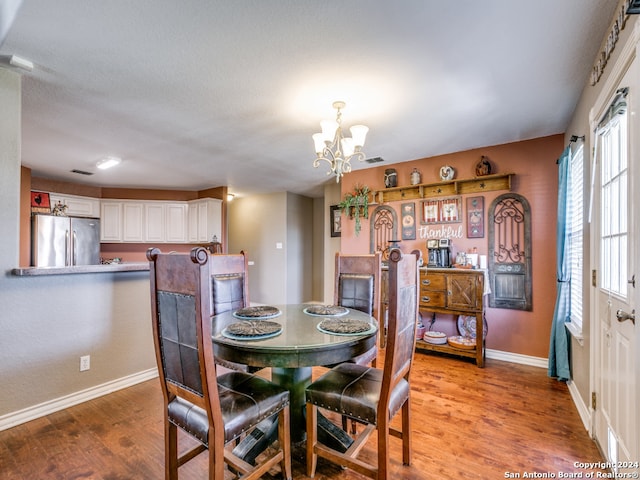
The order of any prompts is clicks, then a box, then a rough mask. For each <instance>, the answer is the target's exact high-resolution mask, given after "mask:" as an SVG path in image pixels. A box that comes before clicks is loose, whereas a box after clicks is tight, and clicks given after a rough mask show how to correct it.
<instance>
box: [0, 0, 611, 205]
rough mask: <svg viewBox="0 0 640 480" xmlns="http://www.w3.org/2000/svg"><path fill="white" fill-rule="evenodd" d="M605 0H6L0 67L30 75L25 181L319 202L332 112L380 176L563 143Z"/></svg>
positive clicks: (605, 21)
mask: <svg viewBox="0 0 640 480" xmlns="http://www.w3.org/2000/svg"><path fill="white" fill-rule="evenodd" d="M617 3H618V2H617V0H562V1H558V0H537V1H533V2H532V1H529V2H525V1H513V0H483V1H477V0H459V1H455V2H452V1H447V2H443V1H442V0H401V1H397V2H390V1H388V0H226V1H225V0H184V1H175V0H136V1H134V2H132V1H131V0H109V1H101V0H56V1H55V2H52V1H51V0H24V1H22V2H20V0H8V1H5V2H4V4H3V5H4V7H3V6H0V58H5V59H6V58H7V57H8V55H18V56H20V57H23V58H25V59H28V60H30V61H32V62H33V63H34V65H35V67H34V69H33V71H31V72H24V73H23V75H22V89H23V90H22V93H23V110H22V123H23V127H22V162H23V165H25V166H27V167H30V168H31V169H32V174H33V175H35V176H39V177H46V178H52V179H59V180H67V181H73V182H77V183H84V184H89V185H99V186H113V187H135V188H161V189H180V190H202V189H207V188H211V187H217V186H222V185H228V186H229V190H230V191H231V192H235V193H236V194H238V195H243V194H253V193H268V192H276V191H290V192H294V193H300V194H305V195H309V196H320V195H322V185H323V184H324V183H325V182H327V181H328V178H329V177H327V175H326V170H327V168H326V166H325V165H326V164H322V165H321V166H320V167H319V168H317V169H314V168H313V166H312V163H313V159H314V158H315V153H314V152H313V143H312V140H311V135H312V134H313V133H315V132H316V131H319V123H318V122H319V121H320V120H322V119H325V118H329V119H330V118H335V111H334V110H333V109H332V107H331V104H332V102H333V101H334V100H343V101H345V102H346V104H347V105H346V108H345V110H344V111H343V116H342V118H343V126H345V127H349V126H351V125H353V124H357V123H364V124H365V125H367V126H369V128H370V131H369V134H368V137H367V143H366V144H365V147H364V149H363V150H364V151H365V153H366V154H367V157H382V158H383V159H384V161H385V163H384V164H393V163H397V162H403V161H407V160H414V159H418V158H424V157H430V156H434V155H440V154H446V153H451V152H457V151H463V150H468V149H472V148H478V147H483V146H489V145H497V144H502V143H509V142H513V141H519V140H525V139H530V138H536V137H542V136H547V135H552V134H557V133H562V132H564V131H565V128H566V126H567V124H568V122H569V119H570V116H571V114H572V113H573V110H574V108H575V106H576V103H577V100H578V97H579V95H580V93H581V91H582V89H583V87H584V85H585V84H586V82H587V79H588V77H589V73H590V70H591V68H592V65H593V63H594V60H595V58H596V55H597V52H598V49H599V48H600V45H601V40H602V39H603V38H604V36H605V35H606V34H607V31H608V28H609V26H610V24H611V20H612V18H613V14H614V11H615V9H616V5H617ZM12 10H15V16H14V15H13V12H12ZM12 19H13V22H11V20H12ZM3 37H4V40H3ZM5 63H6V60H5ZM16 71H19V70H16ZM105 155H116V156H119V157H121V158H122V159H123V162H122V163H121V164H120V165H119V166H118V167H115V168H113V169H110V170H104V171H103V170H98V169H97V168H96V167H95V163H96V161H98V160H99V159H100V158H102V157H104V156H105ZM384 164H376V165H377V166H379V165H384ZM370 166H371V165H370V164H367V163H359V162H358V163H356V165H354V169H359V168H367V167H370ZM73 169H79V170H83V171H87V172H92V173H94V175H92V176H83V175H78V174H76V173H71V172H70V171H71V170H73Z"/></svg>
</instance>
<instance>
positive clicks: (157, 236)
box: [144, 203, 166, 242]
mask: <svg viewBox="0 0 640 480" xmlns="http://www.w3.org/2000/svg"><path fill="white" fill-rule="evenodd" d="M144 210H145V241H146V242H164V241H165V234H164V233H165V226H166V222H165V216H166V205H165V204H163V203H146V204H145V205H144Z"/></svg>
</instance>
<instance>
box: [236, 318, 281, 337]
mask: <svg viewBox="0 0 640 480" xmlns="http://www.w3.org/2000/svg"><path fill="white" fill-rule="evenodd" d="M225 330H226V332H227V333H230V334H231V335H234V336H236V337H260V336H264V335H273V334H274V333H278V332H280V331H281V330H282V325H280V324H279V323H278V322H270V321H268V320H247V321H245V322H236V323H232V324H230V325H227V327H226V328H225Z"/></svg>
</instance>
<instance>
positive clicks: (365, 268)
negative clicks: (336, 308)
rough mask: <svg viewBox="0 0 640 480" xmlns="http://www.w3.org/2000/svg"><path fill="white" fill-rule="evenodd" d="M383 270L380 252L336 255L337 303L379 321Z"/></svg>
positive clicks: (335, 293) (335, 300)
mask: <svg viewBox="0 0 640 480" xmlns="http://www.w3.org/2000/svg"><path fill="white" fill-rule="evenodd" d="M381 267H382V260H381V256H380V253H379V252H378V253H375V254H372V255H341V254H340V253H336V273H335V288H334V299H333V302H334V304H336V305H342V306H343V307H347V308H354V309H356V310H360V311H361V312H365V313H368V314H369V315H371V316H372V317H374V318H375V319H376V320H378V321H379V320H380V318H379V317H378V309H379V306H380V276H381Z"/></svg>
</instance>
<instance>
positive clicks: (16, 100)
mask: <svg viewBox="0 0 640 480" xmlns="http://www.w3.org/2000/svg"><path fill="white" fill-rule="evenodd" d="M20 104H21V100H20V77H19V76H18V74H16V73H14V72H11V71H8V70H6V69H0V105H2V108H0V204H1V205H2V208H1V209H0V268H1V270H2V272H3V275H2V276H0V305H1V307H0V378H2V394H0V425H2V424H5V423H6V422H7V421H8V419H10V418H11V417H13V416H14V414H15V413H16V412H18V411H21V410H29V409H31V408H34V407H35V406H38V405H41V404H44V403H45V402H51V401H55V400H57V399H60V398H61V397H63V396H67V395H73V394H75V393H77V392H79V391H81V390H85V389H92V388H94V387H96V386H99V385H102V384H104V383H107V382H111V381H114V380H116V379H121V378H123V377H127V376H130V375H135V374H137V373H140V372H145V371H148V370H150V369H155V354H154V352H153V342H152V336H151V313H150V312H151V308H150V293H149V274H148V272H130V273H112V274H83V275H57V276H45V277H16V276H12V275H11V274H10V272H11V270H12V269H13V268H15V267H17V266H18V238H19V228H18V225H19V194H20V164H21V159H20ZM81 355H91V369H90V370H89V371H87V372H82V373H81V372H80V371H79V359H80V356H81Z"/></svg>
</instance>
